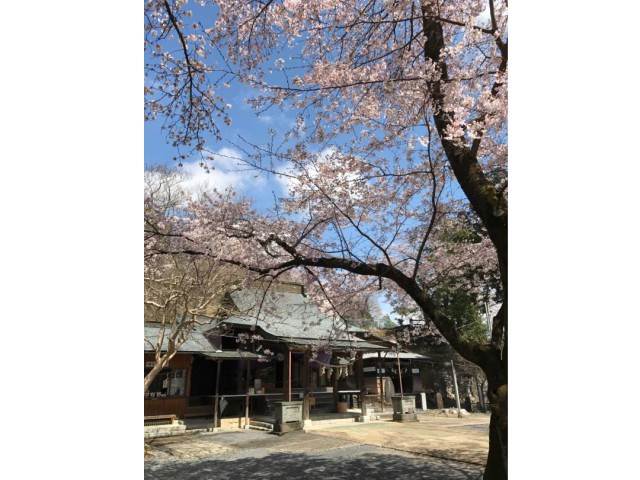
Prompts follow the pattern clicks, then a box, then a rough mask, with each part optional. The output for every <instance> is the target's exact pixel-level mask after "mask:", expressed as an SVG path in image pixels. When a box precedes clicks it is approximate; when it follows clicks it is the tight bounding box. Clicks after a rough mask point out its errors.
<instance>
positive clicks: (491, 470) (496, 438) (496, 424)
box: [482, 382, 508, 480]
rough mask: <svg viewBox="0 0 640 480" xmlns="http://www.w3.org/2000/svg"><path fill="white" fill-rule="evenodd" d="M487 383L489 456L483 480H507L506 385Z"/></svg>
mask: <svg viewBox="0 0 640 480" xmlns="http://www.w3.org/2000/svg"><path fill="white" fill-rule="evenodd" d="M497 383H501V384H500V385H495V384H492V383H491V382H489V401H490V403H491V421H490V423H489V455H488V456H487V465H486V467H485V470H484V476H483V477H482V478H483V479H484V480H502V479H506V478H507V458H508V457H507V443H508V442H507V430H508V429H507V417H508V416H507V383H506V382H505V383H502V382H497Z"/></svg>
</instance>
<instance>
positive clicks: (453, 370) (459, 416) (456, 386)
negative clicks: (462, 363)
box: [451, 352, 462, 418]
mask: <svg viewBox="0 0 640 480" xmlns="http://www.w3.org/2000/svg"><path fill="white" fill-rule="evenodd" d="M451 371H452V372H453V386H454V388H455V390H456V407H458V418H462V413H460V394H459V393H458V378H457V377H456V367H454V366H453V352H451Z"/></svg>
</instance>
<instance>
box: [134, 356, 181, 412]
mask: <svg viewBox="0 0 640 480" xmlns="http://www.w3.org/2000/svg"><path fill="white" fill-rule="evenodd" d="M191 357H192V355H191V354H185V353H178V354H177V355H176V356H175V357H173V358H172V359H171V361H170V362H169V365H167V367H166V368H186V369H187V372H186V387H185V392H184V395H182V396H179V397H161V398H146V397H145V399H144V415H145V417H146V416H151V415H169V414H174V415H176V416H177V417H178V418H184V414H185V412H186V410H187V402H188V397H189V393H190V390H191ZM153 361H154V354H153V353H145V354H144V363H145V368H148V367H146V364H147V362H153Z"/></svg>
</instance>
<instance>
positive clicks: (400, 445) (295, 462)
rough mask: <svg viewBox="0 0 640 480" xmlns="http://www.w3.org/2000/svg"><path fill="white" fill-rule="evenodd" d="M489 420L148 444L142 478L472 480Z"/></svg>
mask: <svg viewBox="0 0 640 480" xmlns="http://www.w3.org/2000/svg"><path fill="white" fill-rule="evenodd" d="M488 422H489V416H488V415H483V414H474V415H470V416H468V417H465V418H457V417H438V416H436V417H434V416H421V421H420V422H413V423H398V422H391V421H373V422H366V423H352V424H345V425H332V426H324V427H323V426H319V425H318V426H315V427H312V428H311V429H310V430H308V431H307V433H305V432H303V431H297V432H291V433H287V434H285V435H282V436H277V435H273V434H269V433H266V432H260V431H253V430H238V431H225V432H220V433H209V434H204V433H197V434H191V435H181V436H175V437H164V438H157V439H154V440H151V441H148V442H147V443H148V445H149V447H150V453H151V456H150V457H148V458H147V459H145V479H148V480H164V479H167V480H168V479H175V478H180V479H185V480H191V479H194V480H195V479H198V480H207V479H215V480H226V479H229V480H231V479H263V478H265V479H266V478H274V479H275V478H278V479H280V480H286V479H306V480H315V479H318V480H321V479H322V480H341V479H349V480H351V479H356V478H367V479H368V480H376V479H381V480H382V479H384V480H389V479H393V480H409V479H411V480H415V479H439V478H442V479H445V478H446V479H469V480H475V479H477V478H479V477H480V476H481V474H482V471H483V465H484V462H485V460H486V455H487V449H488Z"/></svg>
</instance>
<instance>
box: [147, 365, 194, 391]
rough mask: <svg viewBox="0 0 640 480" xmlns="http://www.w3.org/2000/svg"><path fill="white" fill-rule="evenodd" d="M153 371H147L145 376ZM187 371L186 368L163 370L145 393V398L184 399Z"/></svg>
mask: <svg viewBox="0 0 640 480" xmlns="http://www.w3.org/2000/svg"><path fill="white" fill-rule="evenodd" d="M150 371H151V369H145V371H144V374H145V375H146V374H147V373H149V372H150ZM186 374H187V371H186V369H184V368H163V369H162V370H160V373H158V375H157V376H156V378H154V379H153V382H151V385H150V386H149V389H148V390H147V391H146V392H145V394H144V396H145V397H151V398H157V397H184V396H185V384H186V382H185V378H186Z"/></svg>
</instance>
